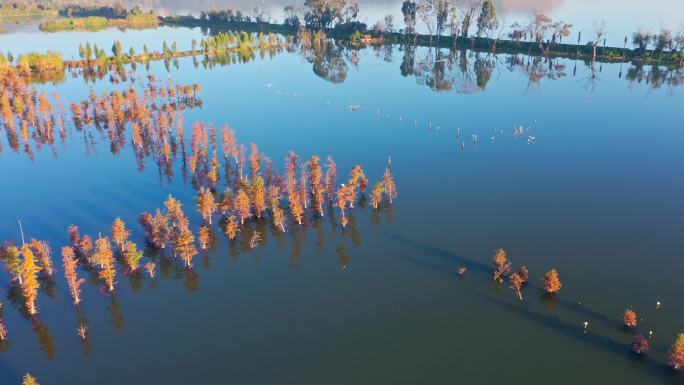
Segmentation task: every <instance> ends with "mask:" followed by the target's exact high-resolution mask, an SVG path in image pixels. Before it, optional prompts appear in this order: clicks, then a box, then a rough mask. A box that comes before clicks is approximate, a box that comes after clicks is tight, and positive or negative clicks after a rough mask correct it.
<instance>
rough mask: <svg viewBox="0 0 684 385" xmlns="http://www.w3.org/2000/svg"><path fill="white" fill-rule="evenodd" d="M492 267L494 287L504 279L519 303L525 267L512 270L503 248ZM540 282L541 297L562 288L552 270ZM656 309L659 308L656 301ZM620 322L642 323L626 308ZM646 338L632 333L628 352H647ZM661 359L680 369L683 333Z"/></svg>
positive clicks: (683, 357)
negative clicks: (541, 288) (542, 293)
mask: <svg viewBox="0 0 684 385" xmlns="http://www.w3.org/2000/svg"><path fill="white" fill-rule="evenodd" d="M492 266H493V267H494V272H493V276H492V280H493V281H494V282H495V283H497V284H498V283H503V282H504V280H508V282H509V284H510V288H511V289H512V290H513V291H514V292H515V294H516V295H517V297H518V298H519V299H520V301H522V300H523V292H524V289H525V287H526V286H528V285H530V283H529V276H530V273H529V270H528V268H527V267H526V266H522V267H520V268H519V269H518V270H517V271H515V270H514V268H513V264H512V263H511V261H510V260H509V259H508V256H507V254H506V251H504V250H503V249H498V250H496V251H495V252H494V257H493V259H492ZM465 273H466V268H465V267H460V268H459V274H461V275H463V274H465ZM542 281H543V291H544V295H545V296H549V297H555V296H556V295H558V293H559V292H560V290H561V288H562V287H563V284H562V283H561V280H560V277H559V274H558V271H556V269H551V270H549V271H547V272H546V273H545V274H544V277H543V279H542ZM657 306H660V303H659V302H658V304H657ZM621 322H622V325H623V327H624V328H625V329H626V330H628V331H630V332H634V331H635V330H636V328H637V326H638V324H639V323H640V322H643V318H642V319H640V318H639V317H638V315H637V312H636V311H635V310H634V309H632V308H627V309H625V311H624V313H623V315H622V319H621ZM583 326H584V331H585V333H586V332H587V331H588V327H589V323H588V322H584V324H583ZM649 338H650V333H649V335H648V337H647V336H645V335H644V334H639V333H637V334H635V335H634V337H633V339H632V342H631V343H630V344H629V349H630V350H631V351H632V352H633V353H635V354H638V355H644V354H646V353H648V351H649V350H650V348H651V344H650V341H649ZM665 359H666V362H667V365H668V366H669V367H670V368H672V369H674V370H679V369H681V368H683V367H684V333H680V334H679V335H678V336H677V338H676V339H675V342H674V343H673V344H672V345H671V346H670V348H669V349H667V353H666V355H665Z"/></svg>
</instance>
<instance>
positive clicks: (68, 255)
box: [62, 246, 85, 306]
mask: <svg viewBox="0 0 684 385" xmlns="http://www.w3.org/2000/svg"><path fill="white" fill-rule="evenodd" d="M62 261H63V263H64V278H66V281H67V285H68V286H69V293H71V298H72V299H73V301H74V305H77V306H78V304H79V303H81V285H82V284H83V283H84V282H85V279H83V278H78V273H77V272H76V266H78V259H77V258H76V253H75V252H74V248H73V247H70V246H64V247H62Z"/></svg>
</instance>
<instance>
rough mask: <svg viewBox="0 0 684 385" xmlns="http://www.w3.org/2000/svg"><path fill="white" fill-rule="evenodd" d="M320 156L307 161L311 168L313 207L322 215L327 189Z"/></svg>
mask: <svg viewBox="0 0 684 385" xmlns="http://www.w3.org/2000/svg"><path fill="white" fill-rule="evenodd" d="M319 160H320V158H319V157H317V156H312V157H311V158H309V161H308V162H307V166H308V168H309V183H311V195H312V197H313V207H314V209H315V210H316V211H317V212H318V215H320V216H321V217H322V216H323V215H324V214H323V202H324V201H325V195H324V194H325V190H324V187H323V172H322V171H321V164H320V162H319Z"/></svg>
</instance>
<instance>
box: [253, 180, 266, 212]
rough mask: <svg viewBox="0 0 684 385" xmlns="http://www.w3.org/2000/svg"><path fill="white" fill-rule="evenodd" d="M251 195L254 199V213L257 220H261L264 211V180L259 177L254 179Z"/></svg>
mask: <svg viewBox="0 0 684 385" xmlns="http://www.w3.org/2000/svg"><path fill="white" fill-rule="evenodd" d="M252 195H253V197H254V211H255V212H256V216H257V218H261V216H262V215H263V213H264V212H265V211H266V186H265V185H264V178H262V177H261V175H257V176H256V177H254V183H253V184H252Z"/></svg>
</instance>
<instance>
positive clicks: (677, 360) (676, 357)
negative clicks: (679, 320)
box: [667, 333, 684, 370]
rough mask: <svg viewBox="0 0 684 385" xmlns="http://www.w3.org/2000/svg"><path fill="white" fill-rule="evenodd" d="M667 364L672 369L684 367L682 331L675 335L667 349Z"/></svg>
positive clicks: (683, 334)
mask: <svg viewBox="0 0 684 385" xmlns="http://www.w3.org/2000/svg"><path fill="white" fill-rule="evenodd" d="M667 364H668V365H670V367H671V368H672V369H674V370H679V369H681V368H683V367H684V333H681V334H679V335H678V336H677V339H676V340H675V342H674V344H672V346H671V347H670V350H668V351H667Z"/></svg>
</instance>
